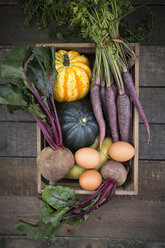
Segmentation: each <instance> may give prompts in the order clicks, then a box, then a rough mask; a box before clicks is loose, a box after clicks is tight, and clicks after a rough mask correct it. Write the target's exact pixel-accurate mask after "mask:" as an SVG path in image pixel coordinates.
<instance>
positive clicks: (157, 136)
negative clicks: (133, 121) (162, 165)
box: [139, 124, 165, 160]
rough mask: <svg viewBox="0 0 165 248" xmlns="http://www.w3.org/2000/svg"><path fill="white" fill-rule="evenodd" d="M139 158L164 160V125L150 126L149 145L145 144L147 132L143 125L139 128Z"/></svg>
mask: <svg viewBox="0 0 165 248" xmlns="http://www.w3.org/2000/svg"><path fill="white" fill-rule="evenodd" d="M139 130H140V132H139V158H140V159H148V160H165V124H162V125H154V124H151V125H150V133H151V138H150V143H149V144H147V138H148V137H147V131H146V129H145V126H144V125H143V124H140V128H139Z"/></svg>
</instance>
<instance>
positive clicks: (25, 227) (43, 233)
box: [16, 220, 61, 240]
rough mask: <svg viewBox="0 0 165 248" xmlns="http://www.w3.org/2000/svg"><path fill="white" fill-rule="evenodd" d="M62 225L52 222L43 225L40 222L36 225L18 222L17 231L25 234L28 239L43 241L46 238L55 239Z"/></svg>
mask: <svg viewBox="0 0 165 248" xmlns="http://www.w3.org/2000/svg"><path fill="white" fill-rule="evenodd" d="M60 226H61V224H57V225H56V224H52V223H51V222H47V223H43V221H42V220H40V221H39V222H38V223H37V224H36V225H33V224H31V223H28V222H25V221H23V220H18V221H17V223H16V229H17V230H18V231H20V232H23V233H25V234H26V235H27V236H28V237H30V238H32V239H36V240H41V239H43V238H45V237H47V238H53V237H54V235H55V234H56V232H57V230H58V229H59V227H60Z"/></svg>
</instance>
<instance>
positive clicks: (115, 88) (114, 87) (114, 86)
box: [111, 82, 118, 99]
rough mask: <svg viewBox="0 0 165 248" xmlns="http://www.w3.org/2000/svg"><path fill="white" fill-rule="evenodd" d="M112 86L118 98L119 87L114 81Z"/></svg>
mask: <svg viewBox="0 0 165 248" xmlns="http://www.w3.org/2000/svg"><path fill="white" fill-rule="evenodd" d="M111 87H112V89H113V91H114V94H115V99H116V98H117V96H118V89H117V85H116V84H115V83H114V82H112V84H111Z"/></svg>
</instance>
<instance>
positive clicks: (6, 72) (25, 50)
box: [0, 46, 31, 80]
mask: <svg viewBox="0 0 165 248" xmlns="http://www.w3.org/2000/svg"><path fill="white" fill-rule="evenodd" d="M30 55H31V48H30V47H23V46H18V47H16V48H14V49H13V50H12V51H11V52H9V53H8V54H7V55H6V56H5V58H4V60H3V61H2V64H1V66H0V72H1V74H2V77H3V78H4V79H18V78H21V79H23V80H24V79H25V77H24V74H23V71H22V65H23V62H24V60H27V59H28V58H29V57H30Z"/></svg>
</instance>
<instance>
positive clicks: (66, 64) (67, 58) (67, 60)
mask: <svg viewBox="0 0 165 248" xmlns="http://www.w3.org/2000/svg"><path fill="white" fill-rule="evenodd" d="M63 56H64V62H63V65H64V66H69V65H70V61H69V57H68V54H67V53H65V54H64V55H63Z"/></svg>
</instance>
